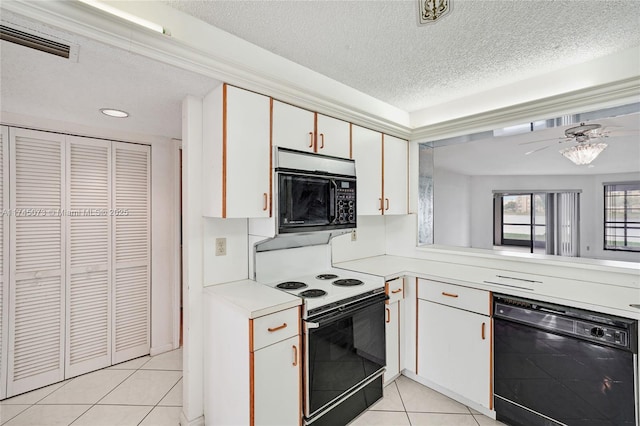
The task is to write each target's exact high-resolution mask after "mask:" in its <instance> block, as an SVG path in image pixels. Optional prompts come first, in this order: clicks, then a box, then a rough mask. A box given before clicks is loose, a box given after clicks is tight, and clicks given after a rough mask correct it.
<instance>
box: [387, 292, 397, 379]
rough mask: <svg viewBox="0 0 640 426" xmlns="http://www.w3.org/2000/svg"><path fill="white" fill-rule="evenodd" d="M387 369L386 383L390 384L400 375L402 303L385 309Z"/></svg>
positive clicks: (390, 305) (393, 304)
mask: <svg viewBox="0 0 640 426" xmlns="http://www.w3.org/2000/svg"><path fill="white" fill-rule="evenodd" d="M384 311H385V312H384V314H385V331H386V345H387V349H386V354H387V369H386V371H385V373H384V383H385V384H387V383H390V382H391V381H392V380H394V379H395V378H396V377H398V375H399V374H400V302H393V303H390V304H388V305H386V306H385V307H384Z"/></svg>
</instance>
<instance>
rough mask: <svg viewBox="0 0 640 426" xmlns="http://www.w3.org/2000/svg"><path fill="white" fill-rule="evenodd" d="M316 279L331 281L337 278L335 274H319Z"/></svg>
mask: <svg viewBox="0 0 640 426" xmlns="http://www.w3.org/2000/svg"><path fill="white" fill-rule="evenodd" d="M316 278H317V279H319V280H333V279H335V278H338V276H337V275H336V274H320V275H318V276H317V277H316Z"/></svg>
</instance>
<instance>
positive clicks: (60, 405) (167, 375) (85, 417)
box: [0, 349, 182, 426]
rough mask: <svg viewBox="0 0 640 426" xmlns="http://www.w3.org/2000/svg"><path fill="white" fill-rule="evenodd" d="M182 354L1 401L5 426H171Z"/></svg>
mask: <svg viewBox="0 0 640 426" xmlns="http://www.w3.org/2000/svg"><path fill="white" fill-rule="evenodd" d="M181 411H182V349H178V350H175V351H171V352H166V353H163V354H160V355H157V356H154V357H149V356H145V357H141V358H136V359H134V360H132V361H128V362H124V363H121V364H118V365H114V366H112V367H109V368H105V369H102V370H98V371H94V372H91V373H87V374H84V375H82V376H78V377H75V378H73V379H69V380H65V381H64V382H61V383H56V384H54V385H51V386H47V387H44V388H41V389H37V390H35V391H32V392H29V393H25V394H22V395H18V396H15V397H13V398H9V399H5V400H4V401H0V424H1V425H3V426H4V425H7V426H53V425H64V426H67V425H73V426H84V425H87V426H120V425H122V426H125V425H140V426H165V425H167V426H169V425H170V426H176V425H178V424H179V418H180V412H181Z"/></svg>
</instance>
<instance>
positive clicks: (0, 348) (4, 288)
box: [0, 126, 10, 399]
mask: <svg viewBox="0 0 640 426" xmlns="http://www.w3.org/2000/svg"><path fill="white" fill-rule="evenodd" d="M8 198H9V129H8V128H7V127H5V126H0V208H1V209H2V214H0V399H4V398H5V397H6V394H7V345H8V331H7V328H8V326H9V309H8V306H9V256H8V254H7V253H8V250H7V249H8V247H9V216H8V215H9V214H10V213H9V203H8Z"/></svg>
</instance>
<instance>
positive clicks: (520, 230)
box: [499, 193, 546, 249]
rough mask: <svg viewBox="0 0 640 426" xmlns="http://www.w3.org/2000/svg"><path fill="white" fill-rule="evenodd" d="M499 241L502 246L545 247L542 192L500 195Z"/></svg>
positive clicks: (543, 198) (544, 206) (544, 207)
mask: <svg viewBox="0 0 640 426" xmlns="http://www.w3.org/2000/svg"><path fill="white" fill-rule="evenodd" d="M500 199H501V203H500V206H501V217H502V220H501V224H500V227H499V229H500V243H499V245H503V246H524V247H529V248H531V247H533V248H542V249H544V247H545V232H546V230H545V209H546V204H545V197H544V194H532V193H528V194H515V195H502V196H501V197H500Z"/></svg>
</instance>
